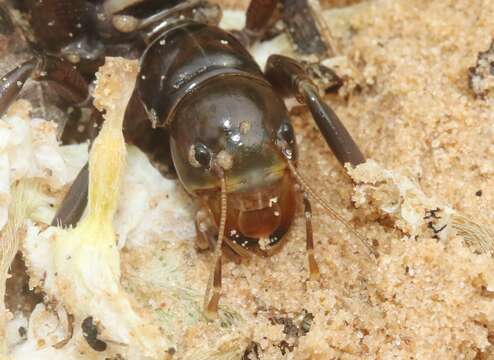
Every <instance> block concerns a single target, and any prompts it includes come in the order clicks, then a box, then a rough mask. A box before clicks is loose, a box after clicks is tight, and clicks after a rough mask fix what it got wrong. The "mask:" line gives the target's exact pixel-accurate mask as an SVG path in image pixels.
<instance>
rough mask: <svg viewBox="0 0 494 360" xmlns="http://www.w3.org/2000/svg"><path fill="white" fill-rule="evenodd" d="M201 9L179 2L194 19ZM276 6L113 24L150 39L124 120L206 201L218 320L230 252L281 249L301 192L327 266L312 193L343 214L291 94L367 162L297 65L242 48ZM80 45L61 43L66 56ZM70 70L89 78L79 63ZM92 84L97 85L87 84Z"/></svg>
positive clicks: (73, 209)
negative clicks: (261, 61) (308, 165)
mask: <svg viewBox="0 0 494 360" xmlns="http://www.w3.org/2000/svg"><path fill="white" fill-rule="evenodd" d="M46 1H49V0H44V2H46ZM92 3H93V2H91V4H92ZM184 4H187V5H184ZM198 4H199V3H194V4H193V5H191V4H190V3H182V4H179V5H178V6H179V7H181V8H180V9H187V10H188V11H189V10H190V13H191V14H194V11H193V10H194V8H195V5H198ZM200 4H202V3H200ZM275 4H276V1H275V0H268V1H266V0H253V1H252V3H251V5H250V7H249V11H248V12H247V23H246V27H245V29H244V30H243V31H241V32H238V33H235V34H232V33H228V32H226V31H223V30H221V29H220V28H218V27H217V26H215V24H216V23H217V22H218V16H217V14H214V16H213V17H211V16H209V17H208V16H206V17H205V19H207V20H208V21H199V20H200V19H197V18H196V19H191V18H187V17H185V18H184V17H183V16H179V17H177V16H174V15H176V14H177V13H180V14H182V12H181V11H178V10H177V8H172V9H167V10H163V11H164V12H165V14H164V15H163V13H158V14H155V15H149V16H148V17H147V18H144V19H140V18H137V17H135V16H134V15H132V16H130V15H125V16H123V15H121V16H120V15H119V16H120V17H119V18H114V19H113V24H114V25H115V22H118V21H120V22H121V23H119V24H118V26H120V27H121V28H120V30H122V27H125V26H128V29H127V30H129V31H128V34H127V37H123V35H122V38H125V39H126V40H125V41H126V43H127V44H129V39H130V38H132V39H134V40H133V43H134V44H135V43H137V44H140V45H139V46H134V47H133V48H139V47H142V48H143V49H144V50H143V53H142V55H141V56H140V73H139V75H138V79H137V82H136V86H135V90H134V94H133V96H132V99H131V101H130V103H129V105H128V108H127V111H126V115H125V120H124V128H125V134H126V139H127V140H128V141H129V142H132V143H134V144H136V145H137V146H139V147H141V148H142V149H143V150H145V151H146V152H147V153H148V154H150V155H151V156H152V157H153V159H154V160H155V161H156V162H158V163H159V164H162V165H166V166H168V168H169V169H170V168H173V169H174V170H175V171H176V174H177V175H178V178H179V181H180V183H181V184H182V186H183V187H184V188H185V190H186V191H187V192H188V193H189V194H190V195H191V196H192V197H193V198H194V199H195V200H196V202H197V205H198V211H197V214H196V220H195V222H196V229H197V247H198V248H199V249H202V250H205V249H214V250H215V255H216V257H215V261H214V264H213V265H214V266H213V270H212V274H211V285H212V286H211V287H210V288H209V290H208V294H207V296H206V301H205V312H206V314H207V315H208V316H210V317H214V316H215V315H216V313H217V310H218V301H219V298H220V293H221V268H222V261H223V258H224V256H227V257H230V258H233V259H236V260H240V259H242V258H245V257H249V256H252V255H253V254H257V255H262V256H270V255H272V254H274V253H275V252H276V251H277V250H279V249H280V247H281V246H282V245H283V240H284V239H285V237H284V235H285V233H286V232H287V230H288V229H289V227H290V225H291V223H292V221H293V218H294V215H295V210H296V205H297V198H301V199H303V204H304V207H305V212H304V213H305V219H306V226H307V253H308V264H309V272H310V275H311V277H317V276H319V269H318V266H317V263H316V261H315V258H314V244H313V236H312V225H311V206H310V201H309V197H312V198H315V199H316V200H317V201H318V202H320V203H321V204H322V205H323V206H324V207H325V208H326V209H327V210H328V211H330V212H331V213H332V214H333V215H334V216H335V217H337V218H338V219H339V220H342V219H341V217H339V216H338V215H337V214H336V213H335V212H334V211H332V210H331V208H330V206H329V205H328V204H326V203H325V202H324V200H323V199H321V198H320V197H319V196H318V195H317V194H315V193H314V192H313V191H311V190H310V187H309V186H308V185H307V183H306V182H305V181H304V180H303V178H302V177H301V176H300V174H299V173H298V172H297V170H296V162H297V144H296V141H295V135H294V130H293V127H292V125H291V121H290V118H289V113H288V110H287V108H286V106H285V103H284V98H287V97H296V98H297V99H298V100H299V101H300V102H302V103H305V104H306V105H307V107H308V108H309V110H310V111H311V113H312V115H313V118H314V119H315V122H316V124H317V126H318V127H319V129H320V131H321V133H322V135H323V136H324V138H325V140H326V141H327V143H328V144H329V146H330V147H331V149H332V150H333V152H334V154H335V156H336V157H337V158H338V160H339V161H340V163H342V164H344V163H351V164H352V165H357V164H359V163H362V162H364V161H365V159H364V156H363V155H362V153H361V152H360V150H359V148H358V147H357V145H356V144H355V142H354V141H353V139H352V137H351V136H350V134H349V133H348V131H347V130H346V129H345V127H344V126H343V125H342V123H341V122H340V120H339V119H338V117H337V116H336V115H335V113H334V112H333V111H332V110H331V109H330V108H329V107H328V106H327V105H326V104H325V103H324V101H323V100H322V99H321V97H320V96H319V92H318V89H317V87H316V86H315V85H314V84H313V82H312V81H311V79H310V78H309V76H308V75H307V73H306V71H305V70H304V68H303V67H302V66H301V65H300V64H299V63H298V62H297V61H295V60H293V59H290V58H287V57H284V56H279V55H272V56H271V57H270V58H269V59H268V62H267V65H266V69H265V71H264V72H263V71H261V69H260V68H259V66H258V64H257V63H256V62H255V61H254V59H253V58H252V56H251V55H250V54H249V52H248V51H247V50H246V48H245V47H244V44H243V43H248V42H251V41H254V40H255V39H257V38H259V37H260V36H261V35H262V34H263V33H264V32H265V31H266V28H267V27H268V26H269V24H270V23H271V22H270V18H271V14H272V13H273V11H274V8H275ZM103 5H104V4H103ZM91 6H92V5H91ZM201 6H202V5H201ZM174 9H175V10H174ZM170 14H171V15H170ZM210 15H211V14H210ZM153 16H154V18H153ZM203 20H204V19H203ZM143 24H144V25H143ZM98 31H99V33H98V34H99V35H98V36H97V37H96V39H99V41H101V43H102V44H103V45H104V46H103V48H104V49H106V50H105V51H103V54H106V55H108V54H112V53H113V50H111V49H114V47H115V46H116V45H115V44H117V43H118V41H116V40H115V39H120V37H118V36H115V37H113V38H109V39H112V40H111V41H110V40H108V39H106V38H105V37H103V36H102V35H101V34H102V32H101V31H102V30H98ZM92 34H94V32H93V33H92ZM82 35H88V34H82ZM82 35H81V36H82ZM242 42H243V43H242ZM70 45H71V44H69V45H65V47H64V48H62V50H63V49H65V50H63V51H67V50H66V48H67V46H69V47H70ZM88 49H92V48H91V47H89V48H88ZM119 49H121V47H119ZM59 50H60V47H59ZM64 54H65V57H66V59H68V60H69V61H70V59H69V58H67V53H66V52H65V53H64ZM76 56H78V57H79V58H74V59H72V60H78V61H79V62H81V63H82V62H83V60H82V55H81V54H78V55H76ZM44 58H46V56H45V57H43V59H44ZM56 59H57V60H56V61H59V62H60V61H61V60H59V58H56ZM38 62H39V60H33V63H26V64H25V65H23V66H21V68H19V69H17V70H15V71H17V72H21V75H16V72H15V71H14V72H12V73H11V74H9V75H8V78H9V79H11V78H12V77H14V78H15V77H17V78H18V79H21V81H23V79H24V78H25V76H27V75H24V74H27V73H28V72H29V74H32V73H33V71H34V70H33V69H34V68H35V67H36V66H39V65H37V64H38ZM66 62H67V60H66V61H65V63H66ZM72 62H74V61H72ZM84 68H86V67H84ZM26 69H27V70H26ZM71 69H72V70H71V71H74V73H77V74H80V73H81V71H79V70H78V68H77V67H76V69H73V68H72V67H71ZM76 70H77V71H76ZM52 76H55V75H52ZM78 76H79V75H78ZM56 80H57V83H62V84H65V87H67V86H71V85H72V83H71V82H68V83H64V81H65V80H63V81H62V79H61V78H57V79H56ZM85 87H86V92H87V83H86V85H85ZM3 89H4V91H3V92H2V93H1V94H0V96H1V97H0V105H2V106H3V108H6V106H7V105H8V104H9V103H10V102H11V100H12V99H13V98H14V97H15V95H16V94H13V91H12V90H9V89H10V88H9V87H7V86H5V83H4V85H3ZM5 89H7V90H5ZM86 95H87V94H86ZM86 95H84V96H86ZM84 96H81V98H83V97H84ZM87 181H88V173H87V167H85V168H83V169H82V170H81V172H80V173H79V176H78V177H77V179H76V181H75V182H74V184H73V186H72V188H71V190H70V191H69V193H68V195H67V196H66V198H65V200H64V202H63V203H62V205H61V207H60V209H59V211H58V213H57V216H56V218H55V220H54V224H56V223H61V224H73V223H75V222H77V220H78V218H79V217H80V214H81V213H82V210H83V209H84V206H85V203H86V195H87ZM297 184H298V186H296V185H297ZM297 188H299V189H301V191H297ZM342 221H343V220H342ZM350 229H351V228H350ZM352 231H353V230H352Z"/></svg>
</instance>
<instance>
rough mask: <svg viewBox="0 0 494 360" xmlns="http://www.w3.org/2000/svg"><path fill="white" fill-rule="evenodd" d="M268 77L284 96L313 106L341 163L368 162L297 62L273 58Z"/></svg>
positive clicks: (327, 140) (317, 122) (315, 118)
mask: <svg viewBox="0 0 494 360" xmlns="http://www.w3.org/2000/svg"><path fill="white" fill-rule="evenodd" d="M266 77H267V78H268V80H269V81H270V82H271V84H272V85H273V86H274V88H275V89H276V90H277V91H278V93H279V94H281V95H282V96H284V97H292V96H295V97H296V98H297V100H298V101H299V102H300V103H305V104H307V106H308V107H309V110H310V112H311V113H312V117H313V118H314V120H315V122H316V124H317V126H318V128H319V130H320V131H321V134H322V135H323V137H324V139H325V140H326V143H327V144H328V146H329V147H330V148H331V150H332V151H333V153H334V154H335V156H336V158H337V159H338V160H339V162H340V163H341V164H342V165H344V164H346V163H350V164H351V165H352V166H356V165H358V164H361V163H363V162H365V158H364V155H362V152H361V151H360V149H359V147H358V146H357V144H356V143H355V141H354V140H353V138H352V136H351V135H350V133H349V132H348V130H347V129H346V128H345V126H344V125H343V123H342V122H341V120H340V119H339V118H338V116H337V115H336V114H335V113H334V111H333V110H332V109H331V108H330V107H329V106H328V105H327V104H326V103H325V102H324V101H323V100H322V99H321V97H320V96H319V92H318V89H317V87H316V86H315V85H314V83H313V82H312V81H311V80H310V78H309V76H308V75H307V73H306V72H305V71H304V69H303V67H302V66H301V65H300V64H299V63H298V62H297V61H295V60H293V59H291V58H289V57H286V56H281V55H271V56H270V57H269V59H268V62H267V64H266Z"/></svg>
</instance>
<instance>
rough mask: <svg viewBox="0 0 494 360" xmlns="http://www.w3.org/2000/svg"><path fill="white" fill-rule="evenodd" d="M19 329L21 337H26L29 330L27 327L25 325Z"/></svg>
mask: <svg viewBox="0 0 494 360" xmlns="http://www.w3.org/2000/svg"><path fill="white" fill-rule="evenodd" d="M18 331H19V336H20V337H21V338H24V337H26V334H27V330H26V328H25V327H24V326H21V327H20V328H19V330H18Z"/></svg>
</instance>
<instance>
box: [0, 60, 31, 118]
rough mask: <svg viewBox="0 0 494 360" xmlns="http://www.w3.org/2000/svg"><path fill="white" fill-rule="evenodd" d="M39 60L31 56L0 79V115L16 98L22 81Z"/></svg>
mask: <svg viewBox="0 0 494 360" xmlns="http://www.w3.org/2000/svg"><path fill="white" fill-rule="evenodd" d="M38 64H39V60H38V59H36V58H33V59H31V60H28V61H26V62H25V63H22V64H21V65H19V66H17V67H16V68H15V69H13V70H11V71H10V72H8V73H7V74H5V75H4V76H3V77H2V78H1V81H0V117H1V116H3V115H4V114H5V112H6V111H7V110H8V109H9V107H10V105H12V103H13V102H14V101H15V100H16V99H17V96H19V93H20V92H21V90H22V87H23V86H24V83H25V82H26V81H27V80H28V79H29V78H30V77H31V76H32V74H33V73H34V71H35V70H36V67H37V66H38Z"/></svg>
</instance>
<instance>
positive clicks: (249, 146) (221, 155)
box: [170, 74, 296, 255]
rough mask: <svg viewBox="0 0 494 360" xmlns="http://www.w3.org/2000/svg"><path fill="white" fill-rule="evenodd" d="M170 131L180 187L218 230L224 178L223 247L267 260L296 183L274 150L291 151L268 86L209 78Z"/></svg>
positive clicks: (284, 118)
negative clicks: (285, 148)
mask: <svg viewBox="0 0 494 360" xmlns="http://www.w3.org/2000/svg"><path fill="white" fill-rule="evenodd" d="M170 130H171V131H170V147H171V153H172V157H173V162H174V164H175V167H176V170H177V174H178V176H179V178H180V180H181V182H182V184H183V186H184V187H185V189H186V190H187V191H188V192H189V193H190V194H192V195H194V196H197V197H199V198H200V199H201V200H202V202H203V203H205V204H206V205H207V206H208V207H209V208H210V210H211V213H212V214H213V217H214V220H215V222H216V224H219V222H220V216H221V208H220V190H219V189H220V182H219V177H220V176H224V177H225V180H226V192H227V209H228V210H227V214H226V227H225V235H226V236H227V238H228V240H229V243H230V244H231V243H233V247H236V246H238V247H241V248H243V249H248V250H250V251H255V252H259V253H261V254H265V255H267V254H269V253H270V252H271V251H272V247H273V246H274V245H275V244H277V243H278V242H279V240H280V239H281V238H282V236H283V235H284V234H285V232H286V231H287V230H288V228H289V226H290V224H291V222H292V220H293V216H294V213H295V204H296V201H295V192H294V181H293V178H292V176H291V174H290V171H289V169H288V168H287V163H286V160H285V158H284V157H283V155H282V154H281V152H280V149H279V147H278V145H277V142H278V141H279V140H280V139H282V140H283V139H284V141H286V142H287V143H289V144H290V149H291V151H293V153H295V152H296V151H295V150H296V145H295V140H294V136H293V130H292V127H291V125H290V122H289V119H288V114H287V110H286V108H285V105H284V103H283V102H282V100H280V99H279V97H278V96H276V94H275V93H274V91H273V89H272V88H271V86H270V85H269V84H267V83H265V82H263V81H262V80H259V79H258V78H252V77H249V76H248V75H245V76H241V75H238V74H235V75H230V74H229V75H226V76H219V77H216V78H213V79H211V80H209V81H207V82H206V83H205V84H201V87H200V88H199V89H197V90H195V91H194V93H193V96H192V95H191V96H186V97H185V98H184V99H183V100H182V101H181V102H180V104H179V106H178V107H177V109H176V113H175V114H174V120H173V123H172V124H171V129H170ZM215 169H221V171H215ZM219 173H221V175H219ZM239 251H242V250H241V249H239Z"/></svg>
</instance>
